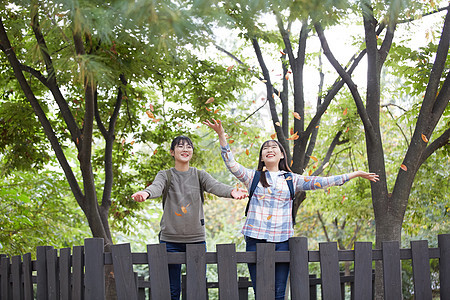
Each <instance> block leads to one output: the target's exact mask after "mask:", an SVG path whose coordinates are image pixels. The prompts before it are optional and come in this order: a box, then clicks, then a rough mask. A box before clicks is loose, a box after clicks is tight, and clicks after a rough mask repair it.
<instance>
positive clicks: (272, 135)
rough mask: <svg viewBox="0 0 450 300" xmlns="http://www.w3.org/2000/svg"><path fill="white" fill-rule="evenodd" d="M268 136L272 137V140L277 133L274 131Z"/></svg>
mask: <svg viewBox="0 0 450 300" xmlns="http://www.w3.org/2000/svg"><path fill="white" fill-rule="evenodd" d="M270 137H271V138H272V140H274V139H275V138H276V137H277V133H276V132H275V133H273V134H271V135H270Z"/></svg>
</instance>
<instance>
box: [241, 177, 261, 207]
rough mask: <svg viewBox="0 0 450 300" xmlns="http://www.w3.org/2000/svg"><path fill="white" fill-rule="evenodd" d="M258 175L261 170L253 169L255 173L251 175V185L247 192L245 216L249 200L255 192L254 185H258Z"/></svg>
mask: <svg viewBox="0 0 450 300" xmlns="http://www.w3.org/2000/svg"><path fill="white" fill-rule="evenodd" d="M260 177H261V171H255V175H254V176H253V181H252V185H251V186H250V191H249V193H248V202H247V207H245V216H247V212H248V207H249V206H250V200H251V199H252V197H253V194H254V193H255V190H256V186H257V185H258V182H259V178H260Z"/></svg>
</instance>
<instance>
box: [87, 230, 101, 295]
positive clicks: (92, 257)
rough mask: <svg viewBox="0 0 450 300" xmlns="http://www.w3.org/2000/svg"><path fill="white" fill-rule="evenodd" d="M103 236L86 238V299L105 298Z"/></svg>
mask: <svg viewBox="0 0 450 300" xmlns="http://www.w3.org/2000/svg"><path fill="white" fill-rule="evenodd" d="M103 247H104V246H103V239H102V238H89V239H85V240H84V261H85V276H84V295H85V299H86V300H101V299H105V258H104V251H103V250H104V248H103Z"/></svg>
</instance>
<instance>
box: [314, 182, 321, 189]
mask: <svg viewBox="0 0 450 300" xmlns="http://www.w3.org/2000/svg"><path fill="white" fill-rule="evenodd" d="M314 185H315V186H317V187H319V188H320V187H322V186H321V185H320V183H318V182H316V183H314Z"/></svg>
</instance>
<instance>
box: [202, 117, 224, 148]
mask: <svg viewBox="0 0 450 300" xmlns="http://www.w3.org/2000/svg"><path fill="white" fill-rule="evenodd" d="M211 120H212V122H211V121H210V120H206V121H203V124H205V125H206V126H208V127H209V128H211V129H212V130H214V131H215V132H216V133H217V135H218V136H219V142H220V146H222V147H225V146H226V145H227V144H228V143H227V139H226V137H225V130H224V129H223V126H222V121H220V120H214V119H211Z"/></svg>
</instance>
